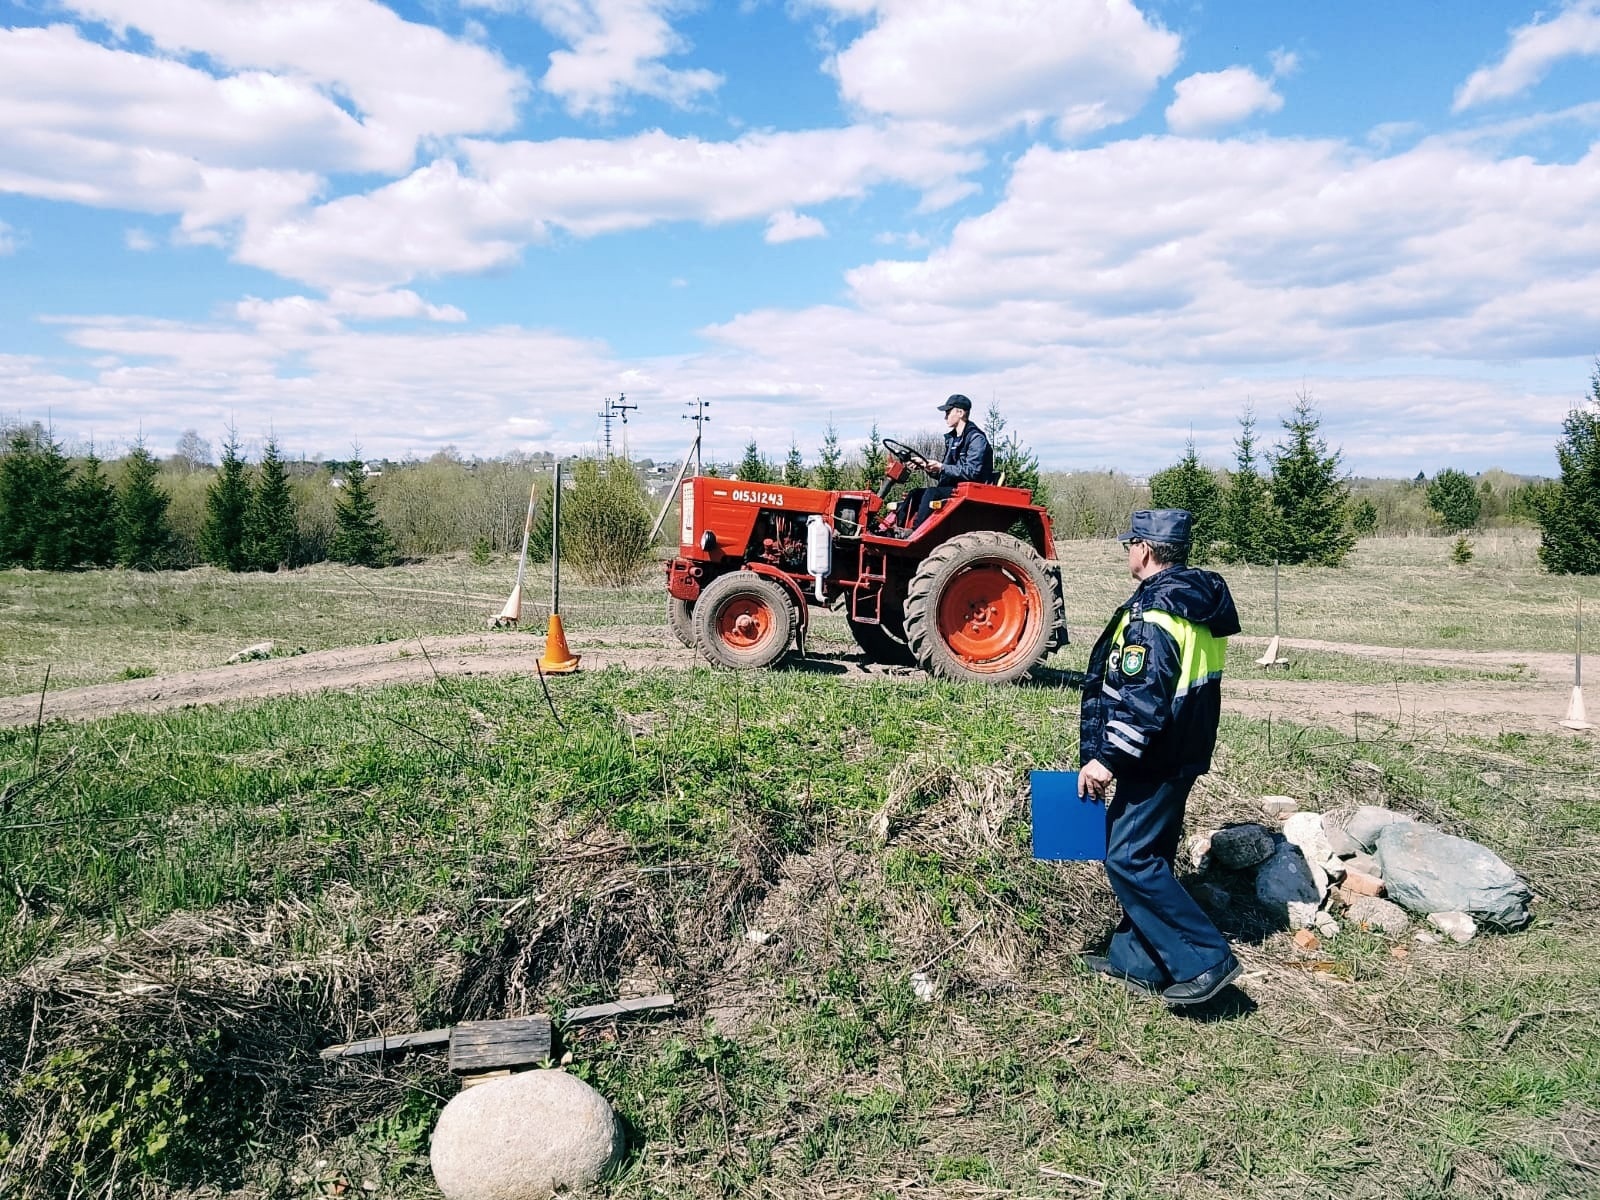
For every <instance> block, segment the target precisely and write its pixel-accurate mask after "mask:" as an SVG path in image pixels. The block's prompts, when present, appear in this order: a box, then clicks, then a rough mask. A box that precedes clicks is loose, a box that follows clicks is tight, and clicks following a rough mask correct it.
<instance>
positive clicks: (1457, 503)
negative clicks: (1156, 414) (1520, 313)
mask: <svg viewBox="0 0 1600 1200" xmlns="http://www.w3.org/2000/svg"><path fill="white" fill-rule="evenodd" d="M1239 425H1240V432H1239V436H1238V438H1237V439H1235V441H1234V468H1233V470H1232V471H1231V472H1229V473H1227V475H1226V477H1225V479H1224V480H1222V481H1219V480H1218V478H1217V475H1216V474H1215V473H1214V472H1212V471H1211V470H1210V469H1209V468H1207V467H1205V466H1203V465H1202V464H1201V462H1200V460H1199V456H1198V455H1197V454H1196V452H1195V445H1194V439H1193V438H1190V439H1189V443H1188V446H1187V448H1186V451H1185V454H1184V456H1183V458H1182V459H1181V460H1180V461H1179V462H1178V463H1176V464H1175V465H1173V466H1171V467H1169V468H1167V469H1166V470H1165V471H1161V472H1159V473H1158V474H1156V475H1155V476H1153V477H1152V478H1151V480H1150V501H1151V503H1152V504H1153V505H1155V506H1156V507H1158V508H1186V509H1188V510H1189V511H1190V512H1191V513H1193V514H1194V549H1193V552H1192V556H1191V557H1192V560H1193V561H1195V562H1197V563H1203V562H1208V561H1211V560H1213V559H1220V560H1222V561H1223V562H1241V563H1270V562H1273V561H1278V562H1283V563H1310V564H1313V565H1317V566H1327V567H1336V566H1338V565H1339V564H1340V563H1342V562H1343V561H1344V559H1345V557H1346V556H1347V555H1348V554H1349V553H1350V550H1351V548H1352V547H1353V546H1354V545H1355V540H1356V537H1357V536H1358V535H1365V534H1369V533H1372V532H1373V530H1374V528H1375V526H1376V524H1377V518H1378V513H1377V509H1376V507H1375V506H1374V505H1373V504H1372V502H1371V501H1370V500H1361V501H1357V502H1355V503H1352V502H1351V498H1350V486H1349V482H1348V480H1347V479H1346V477H1345V475H1344V473H1343V471H1342V470H1341V466H1340V463H1341V458H1342V455H1341V453H1340V452H1339V451H1337V450H1329V448H1328V445H1327V442H1326V441H1325V440H1324V439H1323V438H1322V436H1321V432H1320V426H1321V420H1320V418H1319V416H1318V415H1317V413H1316V412H1315V411H1314V410H1313V409H1312V406H1311V400H1310V397H1308V396H1304V395H1302V396H1301V397H1299V399H1298V402H1297V403H1296V405H1295V408H1294V412H1293V414H1292V415H1291V416H1289V417H1287V418H1285V419H1284V420H1283V428H1284V432H1285V437H1284V439H1283V440H1282V441H1281V442H1279V443H1278V445H1277V446H1275V447H1274V448H1273V449H1271V450H1270V451H1268V452H1267V454H1266V455H1265V466H1266V468H1267V471H1266V474H1265V475H1263V473H1262V470H1261V467H1262V465H1263V464H1262V458H1263V456H1262V454H1261V452H1260V448H1259V444H1258V440H1257V438H1256V432H1255V428H1256V419H1255V414H1254V412H1252V411H1251V410H1250V409H1246V410H1245V412H1244V415H1243V416H1242V417H1241V418H1240V419H1239ZM1556 458H1557V461H1558V462H1559V463H1560V466H1561V477H1560V478H1559V479H1557V480H1551V481H1543V482H1539V483H1533V484H1528V485H1526V486H1524V487H1522V488H1520V489H1518V490H1517V491H1516V493H1515V494H1514V495H1513V496H1512V497H1511V501H1510V513H1511V515H1513V516H1520V517H1524V518H1527V519H1529V520H1532V521H1534V522H1535V523H1537V524H1538V525H1539V527H1540V533H1541V536H1540V546H1539V559H1540V561H1541V562H1542V563H1543V564H1544V566H1545V568H1546V569H1547V570H1549V571H1551V572H1553V573H1555V574H1558V575H1597V574H1600V361H1597V362H1596V366H1595V373H1594V375H1593V377H1592V378H1591V380H1590V395H1589V396H1588V397H1587V398H1586V400H1585V403H1584V405H1582V406H1580V407H1579V408H1575V409H1573V410H1572V411H1570V412H1569V413H1568V414H1567V418H1566V421H1565V422H1564V423H1563V425H1562V438H1561V441H1560V442H1559V443H1558V444H1557V446H1556ZM1414 482H1415V485H1416V486H1418V487H1422V488H1425V489H1426V496H1427V503H1428V507H1429V508H1430V509H1431V510H1432V511H1433V512H1434V513H1435V514H1436V515H1437V516H1438V518H1439V522H1440V524H1441V525H1442V526H1443V527H1444V528H1445V530H1447V531H1448V532H1450V533H1459V532H1462V531H1465V530H1469V529H1472V528H1474V527H1475V526H1476V525H1477V524H1478V521H1479V519H1480V517H1481V515H1482V512H1483V504H1484V497H1485V494H1486V492H1487V490H1488V488H1487V484H1486V483H1485V484H1482V485H1480V484H1477V483H1474V482H1473V479H1472V477H1471V476H1470V475H1468V474H1466V473H1465V472H1464V471H1458V470H1456V469H1454V468H1446V469H1445V470H1442V471H1440V472H1439V473H1438V474H1437V475H1436V476H1434V478H1433V479H1432V480H1431V481H1429V480H1427V479H1425V477H1424V476H1422V475H1418V476H1417V479H1416V480H1415V481H1414Z"/></svg>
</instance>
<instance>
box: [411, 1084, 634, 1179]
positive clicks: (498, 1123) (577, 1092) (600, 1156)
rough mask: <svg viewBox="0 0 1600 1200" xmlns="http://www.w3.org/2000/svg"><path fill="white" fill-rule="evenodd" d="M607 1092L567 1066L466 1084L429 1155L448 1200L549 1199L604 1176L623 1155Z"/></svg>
mask: <svg viewBox="0 0 1600 1200" xmlns="http://www.w3.org/2000/svg"><path fill="white" fill-rule="evenodd" d="M622 1147H623V1138H622V1127H621V1125H620V1124H619V1123H618V1121H617V1117H616V1114H615V1113H614V1112H612V1111H611V1105H610V1104H609V1103H607V1102H606V1098H605V1097H604V1096H602V1095H601V1094H600V1093H599V1092H597V1091H595V1090H594V1089H593V1088H592V1087H590V1086H589V1085H588V1084H586V1083H584V1082H583V1080H581V1079H578V1078H577V1077H576V1076H573V1075H568V1074H567V1073H566V1072H565V1071H523V1072H521V1073H519V1074H516V1075H508V1076H506V1077H505V1078H504V1079H493V1080H490V1081H488V1082H487V1083H481V1084H479V1085H477V1086H476V1087H469V1088H463V1089H462V1090H461V1092H460V1093H458V1094H457V1095H456V1097H455V1098H454V1099H453V1100H451V1101H450V1103H449V1104H447V1105H445V1106H444V1111H443V1112H442V1113H440V1114H439V1123H438V1125H436V1126H435V1127H434V1131H433V1146H432V1149H431V1150H430V1152H429V1157H430V1159H431V1161H432V1164H433V1178H434V1181H435V1182H436V1183H437V1184H438V1185H439V1190H440V1191H441V1192H443V1193H444V1194H445V1196H446V1197H447V1198H448V1200H547V1198H548V1197H550V1196H553V1195H554V1194H555V1193H556V1192H557V1191H563V1190H565V1191H581V1190H582V1189H584V1188H587V1187H589V1186H591V1185H592V1184H594V1183H595V1182H597V1181H598V1180H599V1179H600V1178H601V1177H602V1176H603V1175H604V1174H605V1173H606V1172H607V1171H608V1170H609V1169H610V1168H611V1167H612V1166H613V1165H614V1164H615V1163H616V1161H617V1159H618V1158H619V1157H620V1156H621V1154H622Z"/></svg>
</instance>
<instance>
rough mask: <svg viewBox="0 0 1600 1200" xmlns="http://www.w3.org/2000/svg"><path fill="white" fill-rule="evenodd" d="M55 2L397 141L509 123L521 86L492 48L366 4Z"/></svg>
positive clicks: (324, 0)
mask: <svg viewBox="0 0 1600 1200" xmlns="http://www.w3.org/2000/svg"><path fill="white" fill-rule="evenodd" d="M64 2H65V4H66V5H67V7H68V8H70V9H71V10H72V11H74V12H77V13H80V14H82V15H83V16H85V17H89V18H92V19H95V20H99V21H104V22H106V23H108V24H110V25H112V26H113V27H115V28H118V29H128V28H133V29H137V30H139V31H140V32H142V33H144V34H146V35H148V36H149V37H150V39H151V40H152V41H153V42H154V43H155V44H156V45H157V46H158V47H160V48H161V49H163V50H168V51H183V52H189V53H200V54H204V55H206V56H207V57H208V58H210V59H212V60H213V61H215V62H216V63H218V64H219V65H220V66H221V67H223V68H225V69H228V70H235V71H238V70H251V69H255V70H262V71H270V72H277V73H282V74H283V75H285V76H287V77H289V78H290V79H294V80H306V81H309V82H311V83H312V84H314V85H316V86H317V87H318V88H320V89H323V90H325V91H326V92H328V93H329V94H333V95H338V96H342V97H346V98H348V100H349V101H350V103H351V104H352V105H353V106H354V107H355V108H356V109H357V110H358V111H359V112H360V113H361V114H362V124H363V125H364V126H365V127H367V128H368V129H369V130H372V131H374V133H375V135H376V136H377V137H379V138H387V139H392V140H393V141H394V142H395V144H397V145H403V146H411V145H414V144H415V143H416V141H417V140H418V139H421V138H424V137H440V136H445V135H448V134H459V133H489V132H496V131H499V130H503V129H508V128H510V126H511V124H512V123H513V121H514V119H515V106H516V103H517V101H518V99H519V98H520V97H521V96H522V95H523V94H524V92H525V91H526V88H527V81H526V79H525V78H524V77H523V76H522V74H521V73H520V72H519V71H517V70H515V69H513V68H512V67H510V66H508V65H507V64H506V63H505V61H504V60H503V59H501V58H500V56H499V55H497V54H495V53H494V52H492V51H490V50H487V49H485V48H484V47H482V46H474V45H470V44H468V43H466V42H462V41H458V40H456V39H454V38H452V37H450V36H449V35H448V34H446V33H444V32H443V31H442V30H439V29H436V28H434V27H433V26H430V25H419V24H416V23H414V22H410V21H406V20H404V19H403V18H401V17H400V16H399V15H398V14H397V13H395V12H394V11H393V10H392V9H390V8H387V7H385V6H384V5H382V4H379V3H376V2H375V0H317V2H316V3H295V4H286V3H282V2H281V0H184V3H182V4H151V3H149V0H64Z"/></svg>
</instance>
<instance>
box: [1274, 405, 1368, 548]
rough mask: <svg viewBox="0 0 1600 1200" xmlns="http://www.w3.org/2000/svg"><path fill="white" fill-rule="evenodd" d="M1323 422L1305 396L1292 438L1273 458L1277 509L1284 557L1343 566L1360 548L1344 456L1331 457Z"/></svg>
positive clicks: (1291, 426) (1289, 425) (1290, 427)
mask: <svg viewBox="0 0 1600 1200" xmlns="http://www.w3.org/2000/svg"><path fill="white" fill-rule="evenodd" d="M1321 424H1322V421H1321V418H1320V417H1318V416H1317V414H1316V412H1315V411H1313V409H1312V407H1311V397H1310V396H1306V395H1302V396H1300V397H1299V398H1298V402H1297V403H1296V404H1295V408H1294V415H1293V416H1292V417H1290V418H1289V419H1287V420H1285V421H1284V422H1283V428H1284V430H1285V431H1286V432H1287V433H1288V435H1289V436H1288V439H1287V441H1285V442H1283V443H1281V444H1280V445H1279V446H1278V447H1277V449H1276V450H1275V451H1274V453H1273V455H1272V502H1273V507H1274V508H1275V509H1276V510H1277V514H1278V520H1277V531H1278V556H1279V558H1280V559H1281V560H1282V561H1283V562H1286V563H1312V564H1313V565H1316V566H1321V567H1337V566H1338V565H1339V564H1340V563H1342V562H1343V561H1344V559H1345V556H1346V555H1347V554H1349V553H1350V548H1351V547H1352V546H1353V545H1355V540H1356V539H1355V534H1354V533H1352V532H1351V530H1350V525H1349V499H1350V489H1349V486H1348V485H1347V484H1346V483H1345V481H1344V477H1343V476H1342V475H1341V474H1340V473H1339V461H1340V457H1341V456H1340V454H1339V452H1338V451H1337V450H1335V451H1333V452H1331V453H1330V452H1329V450H1328V444H1327V443H1326V442H1325V441H1323V440H1322V437H1321V434H1320V433H1319V429H1320V428H1321Z"/></svg>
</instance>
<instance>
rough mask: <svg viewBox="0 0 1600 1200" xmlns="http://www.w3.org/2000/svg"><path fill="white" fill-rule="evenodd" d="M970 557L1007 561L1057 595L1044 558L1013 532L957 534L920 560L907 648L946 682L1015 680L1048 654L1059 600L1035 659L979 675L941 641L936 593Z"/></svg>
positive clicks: (910, 596)
mask: <svg viewBox="0 0 1600 1200" xmlns="http://www.w3.org/2000/svg"><path fill="white" fill-rule="evenodd" d="M969 555H970V556H971V557H974V558H982V557H988V556H993V557H997V558H1008V559H1010V560H1011V561H1012V562H1013V563H1014V564H1015V565H1016V566H1019V567H1021V568H1022V569H1024V570H1026V571H1027V572H1028V573H1029V574H1030V575H1032V576H1033V577H1034V583H1035V584H1036V585H1040V591H1041V593H1043V594H1044V595H1045V596H1052V595H1053V589H1051V588H1050V586H1049V575H1048V573H1047V572H1046V570H1045V565H1044V560H1043V559H1042V558H1040V557H1039V553H1038V551H1036V550H1035V549H1034V548H1033V547H1032V546H1030V545H1028V544H1027V543H1026V542H1024V541H1021V540H1020V539H1018V538H1015V537H1012V536H1011V535H1010V534H1009V533H1000V532H996V531H993V530H979V531H977V532H974V533H963V534H958V535H957V536H955V537H953V538H951V539H950V540H949V541H947V542H945V543H944V544H943V545H941V546H938V547H937V548H935V549H934V550H933V551H932V552H931V553H930V554H929V555H928V557H927V558H925V559H923V560H922V563H921V565H919V566H918V567H917V570H916V573H915V574H913V575H912V577H911V584H910V586H909V587H908V588H907V589H906V604H905V623H906V645H907V646H909V647H910V649H911V653H912V655H913V656H914V657H915V658H916V660H917V664H918V665H919V666H920V667H922V669H923V670H925V671H927V672H928V673H929V674H930V675H936V676H938V677H939V678H942V679H958V680H976V681H979V682H983V683H994V684H998V683H1011V682H1014V681H1015V680H1017V679H1020V678H1022V676H1024V675H1026V674H1027V673H1028V672H1029V671H1031V670H1032V669H1033V668H1034V667H1035V666H1037V665H1038V663H1039V662H1041V661H1042V660H1043V659H1044V656H1045V655H1046V654H1047V653H1049V650H1050V647H1051V643H1052V640H1053V639H1054V637H1055V624H1054V621H1055V618H1056V616H1057V614H1056V612H1055V602H1054V600H1053V599H1047V600H1045V603H1046V604H1047V605H1048V606H1050V609H1051V611H1050V615H1049V620H1050V621H1051V625H1050V627H1049V628H1048V629H1046V630H1044V631H1043V635H1042V637H1041V636H1040V635H1039V634H1035V635H1034V636H1035V638H1036V639H1037V641H1038V646H1037V647H1036V650H1035V653H1034V654H1033V656H1032V658H1031V659H1028V660H1026V661H1019V662H1018V663H1016V664H1014V665H1012V666H1011V667H1008V668H1007V669H1006V670H1004V671H975V670H972V669H970V668H967V667H963V666H962V665H960V664H959V663H958V662H957V661H956V660H955V659H954V656H952V655H951V654H949V653H948V652H947V651H945V647H944V642H943V639H942V638H941V637H940V636H939V619H938V614H937V608H938V603H937V601H938V597H937V596H935V595H934V594H933V593H934V590H935V587H936V585H937V584H938V582H939V579H940V576H941V574H942V573H943V571H944V569H945V568H946V567H947V566H949V565H951V564H952V563H957V562H959V561H960V560H961V559H963V558H965V557H968V556H969ZM942 651H943V653H941V652H942Z"/></svg>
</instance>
